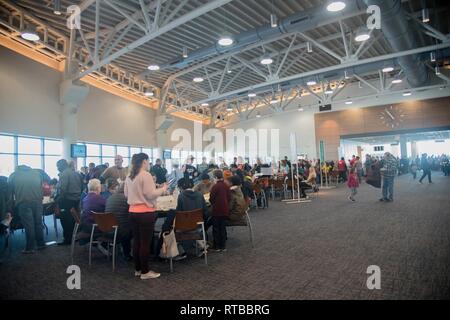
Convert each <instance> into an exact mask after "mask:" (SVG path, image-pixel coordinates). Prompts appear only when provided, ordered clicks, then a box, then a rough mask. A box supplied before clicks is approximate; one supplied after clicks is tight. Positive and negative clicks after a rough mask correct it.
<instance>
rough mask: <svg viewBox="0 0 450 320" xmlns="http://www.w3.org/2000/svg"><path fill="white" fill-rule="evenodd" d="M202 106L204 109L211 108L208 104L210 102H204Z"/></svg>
mask: <svg viewBox="0 0 450 320" xmlns="http://www.w3.org/2000/svg"><path fill="white" fill-rule="evenodd" d="M201 106H202V107H209V103H208V102H203V103H202V104H201Z"/></svg>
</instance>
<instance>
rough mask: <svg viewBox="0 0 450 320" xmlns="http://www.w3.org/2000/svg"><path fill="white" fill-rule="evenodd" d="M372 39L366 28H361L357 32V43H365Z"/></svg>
mask: <svg viewBox="0 0 450 320" xmlns="http://www.w3.org/2000/svg"><path fill="white" fill-rule="evenodd" d="M369 39H370V34H369V30H368V29H367V28H365V27H362V28H359V29H358V30H357V31H356V36H355V41H356V42H363V41H366V40H369Z"/></svg>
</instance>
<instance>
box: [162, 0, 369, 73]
mask: <svg viewBox="0 0 450 320" xmlns="http://www.w3.org/2000/svg"><path fill="white" fill-rule="evenodd" d="M365 12H366V6H365V5H364V3H363V2H362V0H351V1H347V5H346V7H345V9H344V10H342V11H341V12H328V11H327V10H326V9H325V7H324V6H319V7H316V8H312V9H309V10H305V11H301V12H297V13H295V14H293V15H291V16H288V17H286V18H285V19H283V20H281V21H279V23H278V26H277V27H276V28H272V27H271V25H270V24H267V25H264V26H262V27H260V28H256V29H253V30H250V31H247V32H244V33H241V34H238V35H235V36H234V43H235V44H234V45H232V46H230V47H221V46H220V45H219V44H216V45H214V46H212V47H208V48H203V49H199V50H196V51H193V52H190V53H189V56H188V57H187V58H184V59H183V58H181V57H180V58H179V59H177V60H175V61H172V62H170V63H168V64H167V65H165V66H164V67H175V68H184V67H186V66H187V65H188V64H191V63H194V62H197V61H200V60H204V59H206V58H208V57H211V56H213V55H216V54H222V53H232V52H239V51H240V50H241V49H242V48H244V47H246V46H248V45H251V44H254V43H257V42H263V41H270V40H272V39H273V40H275V39H276V38H278V37H280V35H282V34H286V33H291V32H304V31H308V30H311V29H314V28H317V27H321V26H324V25H328V24H330V23H333V22H338V21H339V20H341V19H347V18H351V17H354V16H357V15H359V14H363V13H365Z"/></svg>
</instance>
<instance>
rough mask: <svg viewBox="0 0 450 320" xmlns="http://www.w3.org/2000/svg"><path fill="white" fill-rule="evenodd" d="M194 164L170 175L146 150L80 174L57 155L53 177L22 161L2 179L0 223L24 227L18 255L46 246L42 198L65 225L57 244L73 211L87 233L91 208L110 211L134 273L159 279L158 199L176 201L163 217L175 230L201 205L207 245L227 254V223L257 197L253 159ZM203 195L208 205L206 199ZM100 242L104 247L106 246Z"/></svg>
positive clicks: (69, 231) (66, 239) (67, 233)
mask: <svg viewBox="0 0 450 320" xmlns="http://www.w3.org/2000/svg"><path fill="white" fill-rule="evenodd" d="M193 162H194V158H193V157H189V158H188V159H187V161H186V163H185V164H183V165H182V166H181V168H180V167H179V166H177V165H175V166H174V167H173V170H172V172H170V173H169V172H167V170H166V169H165V167H164V166H163V163H162V161H161V160H160V159H157V160H156V161H155V164H154V165H152V164H151V163H150V161H149V157H148V155H147V154H145V153H139V154H135V155H133V157H132V160H131V165H130V167H124V166H123V158H122V157H121V156H120V155H117V156H116V157H115V160H114V166H109V165H107V164H104V165H98V166H96V165H95V164H94V163H90V164H89V167H87V168H86V167H84V168H81V169H80V171H77V170H76V169H75V166H74V163H73V162H68V161H67V160H65V159H61V160H59V161H58V162H57V168H58V172H59V175H58V179H50V177H48V175H46V174H45V172H43V171H42V170H38V169H33V168H30V167H28V166H25V165H19V166H17V168H16V170H15V171H14V173H13V174H11V176H10V177H9V178H7V177H1V178H0V200H1V202H0V205H1V207H0V212H1V213H2V217H1V220H2V226H11V228H12V229H17V228H23V229H24V230H25V237H26V245H25V249H24V250H23V251H22V252H23V253H24V254H32V253H36V251H38V250H42V249H45V248H46V245H45V242H44V234H43V224H42V221H43V220H42V215H43V211H44V207H43V203H44V201H43V200H44V197H46V198H49V199H51V200H52V201H51V203H54V204H55V205H54V210H55V212H54V213H55V215H56V216H57V217H58V218H59V220H60V223H61V227H62V230H63V239H62V241H61V242H59V243H58V245H60V246H67V245H70V244H71V243H72V237H73V231H74V225H75V220H74V217H73V215H72V213H71V211H72V210H74V209H75V210H77V211H78V212H80V213H81V225H80V228H79V232H85V233H90V232H91V231H92V226H93V224H94V223H95V221H94V215H93V213H94V212H96V213H101V212H109V213H113V214H114V215H116V217H117V220H118V222H119V228H118V230H119V231H118V233H119V234H118V239H119V242H120V244H121V247H122V253H123V257H124V258H125V259H126V260H130V261H131V260H134V263H135V271H136V273H135V274H136V276H140V277H141V279H150V278H156V277H159V274H158V273H156V272H154V271H152V270H150V268H149V265H148V261H149V254H150V250H149V249H150V248H152V245H151V244H152V240H153V230H154V225H155V221H156V218H157V214H156V211H157V204H156V202H157V199H158V197H160V196H163V195H170V194H172V195H173V196H174V197H176V201H177V207H176V210H171V211H169V212H168V213H167V214H166V219H165V222H164V224H163V228H162V231H163V232H164V231H167V230H170V229H171V228H172V227H173V220H174V218H175V215H176V212H177V211H190V210H198V209H201V210H202V212H203V216H204V221H205V227H206V230H208V229H209V228H212V235H213V237H212V239H211V241H209V246H210V248H209V250H211V251H216V252H225V251H226V240H227V233H226V225H227V223H228V222H229V221H231V222H239V221H242V220H243V219H244V216H245V214H246V212H247V209H248V208H249V205H250V202H251V198H253V197H254V194H253V189H252V184H253V183H254V180H255V177H254V175H256V174H257V173H258V172H261V168H262V167H263V166H264V165H263V164H262V163H261V161H258V162H257V163H256V164H255V166H253V167H249V165H248V163H247V164H244V163H239V161H238V159H237V158H236V159H235V161H234V162H233V163H232V164H231V165H229V166H228V165H227V164H225V162H224V161H220V162H219V164H217V165H216V164H214V163H213V162H210V163H209V164H208V163H207V162H206V158H203V159H202V163H200V164H199V165H197V166H195V165H194V164H193ZM245 169H249V171H246V170H245ZM207 194H208V198H209V201H208V205H207V204H206V200H205V197H204V195H207ZM48 202H49V201H47V202H46V203H48ZM96 232H97V231H96ZM159 241H161V239H159ZM80 243H81V244H83V242H82V241H81V242H80ZM84 243H87V240H86V241H85V242H84ZM204 245H205V246H207V245H208V244H204ZM97 247H98V249H99V250H100V251H102V250H105V247H103V245H98V246H97ZM191 247H192V246H191ZM183 248H184V249H185V250H182V251H184V252H182V253H181V254H180V256H179V257H177V258H179V259H183V258H185V257H186V255H187V251H188V250H189V246H186V244H183ZM157 250H159V248H158V249H157Z"/></svg>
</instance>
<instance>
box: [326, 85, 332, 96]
mask: <svg viewBox="0 0 450 320" xmlns="http://www.w3.org/2000/svg"><path fill="white" fill-rule="evenodd" d="M332 93H333V89H331V86H330V84H329V83H328V84H327V87H326V88H325V94H332Z"/></svg>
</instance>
